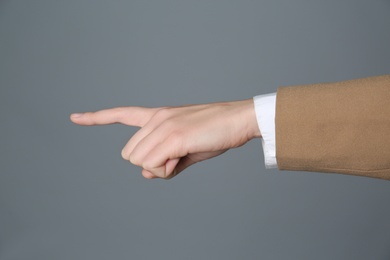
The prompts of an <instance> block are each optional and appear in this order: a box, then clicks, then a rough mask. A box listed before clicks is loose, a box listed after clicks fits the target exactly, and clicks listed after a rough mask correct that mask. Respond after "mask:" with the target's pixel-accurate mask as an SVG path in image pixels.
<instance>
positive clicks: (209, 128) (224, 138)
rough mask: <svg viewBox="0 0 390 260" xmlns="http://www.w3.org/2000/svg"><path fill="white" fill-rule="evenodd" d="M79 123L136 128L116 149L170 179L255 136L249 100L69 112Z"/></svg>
mask: <svg viewBox="0 0 390 260" xmlns="http://www.w3.org/2000/svg"><path fill="white" fill-rule="evenodd" d="M70 119H71V121H72V122H73V123H75V124H78V125H84V126H93V125H108V124H115V123H119V124H124V125H128V126H137V127H140V129H139V130H138V131H137V132H136V133H135V134H134V135H133V137H132V138H131V139H130V140H129V141H128V142H127V144H126V145H125V147H124V148H123V150H122V157H123V159H125V160H127V161H130V162H131V163H132V164H134V165H137V166H140V167H141V168H142V175H143V176H144V177H145V178H147V179H153V178H162V179H170V178H172V177H174V176H176V175H177V174H178V173H180V172H181V171H183V170H184V169H186V168H187V167H189V166H191V165H192V164H194V163H197V162H200V161H203V160H207V159H210V158H213V157H215V156H218V155H220V154H222V153H224V152H226V151H227V150H229V149H231V148H235V147H239V146H241V145H244V144H245V143H246V142H248V141H250V140H251V139H253V138H258V137H261V133H260V130H259V127H258V124H257V120H256V115H255V110H254V104H253V100H252V99H247V100H242V101H233V102H221V103H211V104H204V105H188V106H180V107H161V108H145V107H117V108H111V109H104V110H100V111H96V112H85V113H75V114H72V115H71V116H70Z"/></svg>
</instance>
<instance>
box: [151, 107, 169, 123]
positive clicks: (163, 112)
mask: <svg viewBox="0 0 390 260" xmlns="http://www.w3.org/2000/svg"><path fill="white" fill-rule="evenodd" d="M171 114H172V112H171V109H170V108H167V107H163V108H160V109H159V110H157V112H156V114H155V115H154V116H155V117H156V118H157V119H162V120H163V119H167V118H169V117H170V116H171Z"/></svg>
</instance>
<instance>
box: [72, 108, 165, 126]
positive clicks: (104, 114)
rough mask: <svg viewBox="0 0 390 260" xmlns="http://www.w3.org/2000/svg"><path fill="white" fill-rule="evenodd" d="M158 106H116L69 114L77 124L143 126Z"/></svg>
mask: <svg viewBox="0 0 390 260" xmlns="http://www.w3.org/2000/svg"><path fill="white" fill-rule="evenodd" d="M157 110H158V108H146V107H116V108H109V109H103V110H99V111H96V112H85V113H75V114H72V115H71V116H70V119H71V121H72V122H73V123H75V124H78V125H86V126H89V125H108V124H116V123H120V124H125V125H129V126H138V127H142V126H144V125H145V124H146V123H147V122H148V121H149V120H150V118H152V116H153V115H154V114H155V113H156V112H157Z"/></svg>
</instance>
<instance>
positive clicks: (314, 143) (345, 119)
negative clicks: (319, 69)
mask: <svg viewBox="0 0 390 260" xmlns="http://www.w3.org/2000/svg"><path fill="white" fill-rule="evenodd" d="M275 133H276V136H275V138H276V139H275V141H276V159H277V164H278V168H279V169H280V170H294V171H295V170H299V171H313V172H314V171H315V172H332V173H344V174H352V175H360V176H367V177H373V178H382V179H387V180H390V75H385V76H377V77H370V78H364V79H356V80H349V81H343V82H336V83H323V84H313V85H304V86H293V87H280V88H278V90H277V98H276V114H275Z"/></svg>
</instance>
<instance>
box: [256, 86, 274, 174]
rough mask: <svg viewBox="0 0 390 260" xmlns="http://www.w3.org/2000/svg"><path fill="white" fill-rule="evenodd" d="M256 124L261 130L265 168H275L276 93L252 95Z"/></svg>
mask: <svg viewBox="0 0 390 260" xmlns="http://www.w3.org/2000/svg"><path fill="white" fill-rule="evenodd" d="M253 101H254V104H255V112H256V118H257V124H258V125H259V129H260V132H261V136H262V138H261V143H262V145H263V151H264V162H265V168H267V169H272V168H277V167H278V164H277V161H276V145H275V106H276V93H270V94H264V95H259V96H255V97H253Z"/></svg>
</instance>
